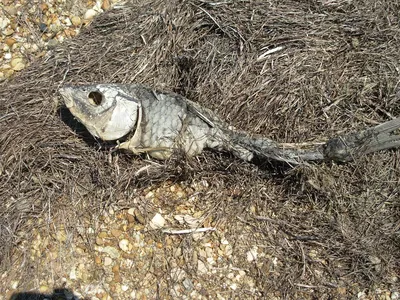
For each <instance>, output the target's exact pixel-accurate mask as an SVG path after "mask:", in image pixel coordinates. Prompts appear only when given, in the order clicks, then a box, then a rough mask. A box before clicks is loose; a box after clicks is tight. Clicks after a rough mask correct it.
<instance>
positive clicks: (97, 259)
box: [94, 256, 101, 265]
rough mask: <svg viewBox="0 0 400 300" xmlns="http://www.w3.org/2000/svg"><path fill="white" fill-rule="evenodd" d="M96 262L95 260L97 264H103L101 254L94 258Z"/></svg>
mask: <svg viewBox="0 0 400 300" xmlns="http://www.w3.org/2000/svg"><path fill="white" fill-rule="evenodd" d="M94 262H95V263H96V264H98V265H100V264H101V257H100V256H96V257H95V258H94Z"/></svg>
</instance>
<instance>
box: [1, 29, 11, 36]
mask: <svg viewBox="0 0 400 300" xmlns="http://www.w3.org/2000/svg"><path fill="white" fill-rule="evenodd" d="M3 33H4V34H5V35H7V36H8V35H12V34H13V33H14V29H12V28H7V29H6V30H4V31H3Z"/></svg>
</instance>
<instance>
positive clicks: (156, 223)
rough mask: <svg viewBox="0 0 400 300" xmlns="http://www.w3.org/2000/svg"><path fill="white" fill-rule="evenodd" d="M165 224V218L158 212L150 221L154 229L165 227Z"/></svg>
mask: <svg viewBox="0 0 400 300" xmlns="http://www.w3.org/2000/svg"><path fill="white" fill-rule="evenodd" d="M164 225H165V219H164V218H163V216H162V215H160V214H159V213H156V214H155V216H154V217H153V219H151V221H150V227H151V228H153V229H158V228H163V227H164Z"/></svg>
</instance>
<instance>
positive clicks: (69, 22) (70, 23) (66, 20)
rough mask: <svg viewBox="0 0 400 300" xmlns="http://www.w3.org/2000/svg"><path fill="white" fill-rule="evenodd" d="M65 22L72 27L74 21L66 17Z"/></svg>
mask: <svg viewBox="0 0 400 300" xmlns="http://www.w3.org/2000/svg"><path fill="white" fill-rule="evenodd" d="M64 23H65V25H67V26H68V27H70V26H72V22H71V19H70V18H68V17H67V18H65V20H64Z"/></svg>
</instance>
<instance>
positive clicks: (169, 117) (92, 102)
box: [60, 84, 400, 164]
mask: <svg viewBox="0 0 400 300" xmlns="http://www.w3.org/2000/svg"><path fill="white" fill-rule="evenodd" d="M60 94H61V95H62V97H63V98H64V103H65V105H66V107H67V108H68V109H69V110H70V111H71V113H72V114H73V115H74V116H75V118H77V119H78V120H79V121H80V122H81V123H82V124H83V125H84V126H85V127H86V128H87V129H88V131H89V132H90V133H91V134H92V135H93V136H94V137H96V138H99V139H102V140H104V141H115V142H116V143H117V147H118V148H120V149H126V150H129V151H131V152H133V153H135V154H140V153H148V154H149V155H150V156H151V157H153V158H156V159H168V158H169V157H170V156H171V155H172V153H173V152H174V151H176V150H179V151H183V152H184V153H185V154H186V155H187V156H195V155H198V154H200V153H201V152H202V151H203V149H205V148H210V149H216V150H219V151H222V150H223V151H228V152H231V153H233V154H234V155H235V156H237V157H239V158H240V159H243V160H245V161H251V160H252V159H253V158H255V157H257V158H265V159H269V160H277V161H283V162H286V163H288V164H299V163H302V162H304V161H322V160H336V161H349V160H352V159H353V157H354V156H356V155H360V154H366V153H371V152H374V151H378V150H384V149H388V148H394V147H400V136H398V135H395V134H393V131H394V130H396V129H397V128H399V127H400V118H397V119H395V120H392V121H389V122H386V123H383V124H381V125H379V126H376V127H373V128H369V129H366V130H364V131H361V132H359V133H352V134H349V135H347V136H341V137H337V138H334V139H331V140H329V141H328V142H327V143H325V144H323V145H315V146H313V147H312V148H308V149H302V148H296V147H294V148H293V147H289V148H288V147H287V146H284V145H281V144H278V143H276V142H274V141H273V140H271V139H268V138H264V137H252V136H249V135H248V134H246V133H245V132H242V131H239V130H236V129H235V128H233V127H231V126H229V125H228V124H227V123H226V122H224V121H223V120H221V119H220V118H219V117H218V116H217V115H216V114H215V113H214V112H212V111H211V110H209V109H207V108H204V107H202V106H201V105H199V104H197V103H195V102H193V101H190V100H188V99H186V98H184V97H183V96H181V95H178V94H174V93H164V92H160V91H157V90H153V89H151V88H148V87H146V86H143V85H140V84H129V85H123V84H93V85H83V86H65V87H63V88H61V89H60Z"/></svg>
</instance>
